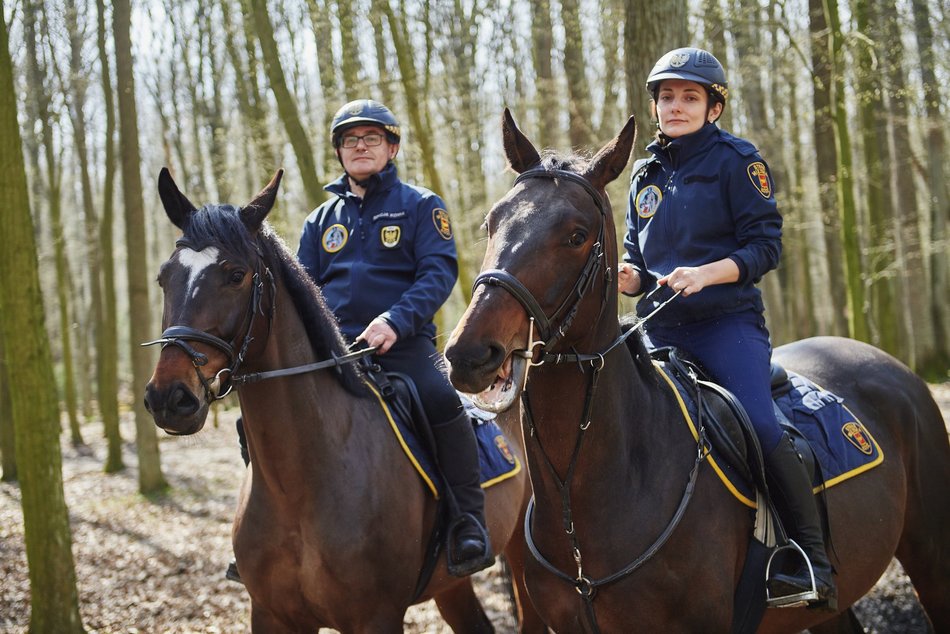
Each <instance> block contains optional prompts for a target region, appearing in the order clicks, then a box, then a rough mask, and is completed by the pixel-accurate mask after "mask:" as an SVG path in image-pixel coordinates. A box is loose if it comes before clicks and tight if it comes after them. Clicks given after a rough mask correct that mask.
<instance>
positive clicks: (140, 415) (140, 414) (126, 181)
mask: <svg viewBox="0 0 950 634" xmlns="http://www.w3.org/2000/svg"><path fill="white" fill-rule="evenodd" d="M131 22H132V12H131V6H130V3H129V0H115V2H113V23H114V27H113V28H114V37H115V64H116V77H117V81H118V93H119V134H120V137H121V140H122V142H121V144H120V147H121V157H122V161H121V168H122V200H123V203H124V205H125V243H126V249H127V259H126V274H127V276H128V286H129V315H130V319H129V348H130V357H131V359H132V391H133V393H134V394H136V395H139V394H140V391H141V390H142V389H144V387H145V384H146V383H147V382H148V379H149V376H150V374H151V371H152V366H153V362H152V354H151V353H150V351H149V349H148V348H143V347H141V346H140V345H139V343H141V342H143V341H147V340H148V339H149V338H150V337H151V336H153V333H152V318H151V306H150V305H149V301H148V272H147V271H148V263H147V261H146V253H147V243H146V239H145V205H144V202H143V200H142V177H141V174H140V173H139V166H140V165H141V158H140V157H141V154H140V152H139V130H138V120H137V114H136V108H135V82H134V79H133V65H132V40H131V34H130V30H131ZM133 403H134V405H133V407H134V411H135V430H136V449H137V451H138V457H139V490H140V491H141V492H142V493H154V492H157V491H162V490H164V489H166V488H167V487H168V484H167V482H165V478H164V476H163V475H162V469H161V461H160V459H159V451H158V434H157V433H156V431H155V424H154V423H153V422H152V419H151V417H150V416H149V415H148V412H146V411H145V408H144V406H143V405H142V399H141V398H139V397H138V396H136V398H134V399H133Z"/></svg>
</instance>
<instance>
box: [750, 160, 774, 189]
mask: <svg viewBox="0 0 950 634" xmlns="http://www.w3.org/2000/svg"><path fill="white" fill-rule="evenodd" d="M746 171H747V172H748V173H749V179H750V180H751V181H752V184H753V185H755V188H756V189H757V190H759V193H760V194H762V197H763V198H771V197H772V184H771V183H770V182H769V171H768V170H767V169H766V168H765V163H762V162H761V161H756V162H755V163H752V164H751V165H749V167H747V168H746Z"/></svg>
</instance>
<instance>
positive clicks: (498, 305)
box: [444, 109, 950, 632]
mask: <svg viewBox="0 0 950 634" xmlns="http://www.w3.org/2000/svg"><path fill="white" fill-rule="evenodd" d="M635 130H636V124H635V122H634V121H633V119H632V118H631V119H630V120H628V122H627V124H626V125H625V126H624V127H623V129H622V130H621V131H620V133H619V134H618V135H617V136H616V137H615V138H614V139H613V140H611V141H610V142H609V143H607V144H606V145H605V146H603V147H602V148H601V149H600V150H599V151H598V152H597V153H596V154H595V155H594V156H593V157H592V158H590V159H589V160H588V159H586V158H584V157H579V156H573V155H563V154H557V153H552V152H549V151H546V152H545V153H544V154H541V153H539V152H538V150H536V149H535V147H534V145H533V144H532V143H531V141H529V140H528V138H527V137H526V136H525V135H524V134H523V133H522V132H521V131H520V130H519V129H518V127H517V125H516V124H515V122H514V119H513V118H512V116H511V114H510V112H509V111H508V110H507V109H506V110H505V112H504V116H503V122H502V131H503V141H504V149H505V153H506V155H507V159H508V162H509V164H510V165H511V167H512V168H513V170H514V171H515V172H517V173H518V174H519V176H518V177H517V178H516V180H515V184H514V186H513V187H512V188H511V189H510V190H509V191H508V192H507V193H506V194H505V195H504V196H503V197H502V198H501V199H499V200H498V201H497V202H496V203H495V204H494V206H493V207H492V208H491V210H490V211H489V213H488V215H487V217H486V220H485V225H484V226H485V228H486V229H487V234H488V242H487V246H486V253H485V257H484V261H483V271H482V273H481V274H480V275H479V276H478V277H477V278H476V282H475V292H474V293H473V296H472V299H471V303H470V304H469V306H468V308H467V310H466V311H465V313H464V314H463V316H462V318H461V320H460V321H459V323H458V325H457V326H456V329H455V330H454V332H453V334H452V335H451V337H450V339H449V342H448V344H447V345H446V348H445V351H444V356H445V358H446V360H447V363H448V365H449V377H450V379H451V381H452V382H453V384H454V385H455V386H456V387H457V388H458V389H459V390H461V391H463V392H469V393H473V394H476V393H480V398H481V400H482V402H483V403H485V404H486V406H493V405H494V406H495V407H496V408H497V409H503V408H505V407H510V406H512V405H513V404H514V403H515V401H516V400H518V399H519V397H520V415H521V420H522V427H523V431H524V434H525V436H526V438H527V439H528V440H527V441H526V446H527V450H528V465H529V473H530V476H531V482H532V486H533V489H534V500H533V509H532V507H530V506H529V512H528V518H529V521H528V524H527V525H526V534H527V537H528V544H529V547H530V548H531V554H532V556H531V557H529V558H528V565H527V567H526V570H525V575H526V582H527V587H528V594H529V596H530V598H531V600H532V602H533V603H534V605H535V607H536V608H537V609H538V611H539V612H540V614H541V617H542V619H543V620H544V621H545V623H547V624H548V625H549V626H550V627H552V628H553V629H554V630H556V631H558V632H589V631H603V632H630V631H646V632H651V631H662V632H699V631H702V632H725V631H730V629H731V627H732V622H733V617H734V606H733V604H734V595H735V592H736V588H737V583H738V582H739V578H740V571H741V570H742V569H743V562H744V558H745V557H746V554H747V551H748V550H749V546H748V543H749V537H750V536H751V535H752V531H753V517H752V511H751V510H750V509H749V508H748V507H747V506H744V505H742V504H740V503H739V502H738V501H737V500H736V499H735V497H733V496H732V495H731V494H730V493H729V492H728V491H727V490H726V487H724V486H723V485H722V484H720V483H719V481H718V480H717V477H716V475H715V474H714V473H713V470H712V469H710V468H709V467H708V466H705V463H706V461H705V460H704V447H703V445H701V444H698V443H697V439H696V438H695V437H694V436H693V435H692V434H691V433H690V431H689V430H688V429H687V427H686V426H685V425H682V424H678V423H677V422H676V421H682V414H681V413H680V412H681V410H680V408H679V406H678V405H677V402H676V397H675V396H674V395H673V392H672V390H671V389H670V388H669V386H667V385H666V384H665V383H664V382H663V381H662V380H660V379H659V378H658V369H657V367H656V366H655V365H654V363H653V362H652V361H651V357H650V355H649V350H648V349H647V347H646V345H645V343H644V341H643V339H642V336H641V333H640V332H639V331H638V330H636V329H633V330H632V331H629V332H630V333H632V334H630V335H628V336H629V338H628V339H627V340H626V341H624V339H623V337H624V335H622V334H621V333H622V332H627V331H624V330H623V329H622V327H621V320H620V319H619V318H618V310H617V308H618V300H617V282H616V277H615V276H614V270H615V269H614V267H615V266H616V263H617V262H618V258H617V253H618V249H617V236H616V230H615V227H614V221H613V216H612V213H611V209H610V206H609V201H608V200H607V197H606V193H605V189H604V188H605V186H606V185H607V184H608V183H609V182H610V181H612V180H614V179H615V178H616V177H617V176H618V175H620V174H621V172H622V171H623V170H624V168H625V166H626V163H627V160H628V157H629V154H630V150H631V148H632V144H633V140H634V138H635V134H636V133H635ZM620 342H623V343H624V344H625V345H620ZM775 358H776V360H777V361H779V362H781V363H782V364H784V365H785V366H786V367H787V368H788V369H791V370H795V371H797V372H798V373H800V374H801V375H803V376H806V377H809V378H810V379H811V380H812V381H814V382H816V383H818V384H819V385H821V386H822V387H823V388H825V389H828V390H831V391H832V392H834V393H836V394H838V395H840V396H841V397H843V398H844V399H845V402H846V403H847V404H848V408H849V410H850V411H851V412H852V413H854V415H855V416H856V417H857V418H858V419H859V420H860V421H861V422H863V424H864V426H865V428H866V429H867V430H868V431H869V433H870V434H871V435H872V436H873V437H874V439H876V440H877V442H878V443H879V444H880V446H881V447H882V448H883V453H884V456H885V459H884V461H883V463H882V464H880V465H879V466H877V467H875V468H873V469H870V470H868V471H866V472H864V473H862V474H861V475H859V476H857V477H853V478H850V479H848V480H846V481H844V482H842V483H840V484H837V485H835V486H834V487H832V488H829V489H828V490H827V491H826V492H825V495H826V499H827V506H828V513H829V520H830V526H831V531H832V544H833V550H832V553H831V558H832V563H833V565H834V567H835V568H836V571H837V584H838V591H839V596H838V607H837V610H838V612H837V613H828V612H823V611H818V610H809V609H806V608H804V607H791V608H782V609H769V610H764V607H763V610H764V612H765V614H764V616H763V617H762V620H761V622H760V623H759V631H762V632H794V631H800V630H803V629H806V628H812V631H814V632H831V631H863V630H860V629H857V630H852V629H850V628H852V627H853V625H854V621H853V617H854V615H853V613H852V612H850V611H849V610H848V606H850V605H851V604H853V603H854V602H855V601H857V600H858V599H859V598H861V597H862V596H863V595H864V594H865V593H866V592H867V591H868V590H869V589H870V588H871V587H872V586H873V585H874V583H875V582H876V580H877V579H878V578H879V577H880V576H881V574H882V573H883V572H884V570H885V568H887V566H888V564H889V563H890V562H891V560H892V558H893V557H894V556H896V557H897V558H898V559H899V560H900V561H901V563H902V564H903V566H904V569H905V571H906V572H907V574H908V575H909V576H910V578H911V580H912V582H913V584H914V586H915V588H916V590H917V592H918V595H919V598H920V601H921V603H922V604H923V607H924V609H925V610H926V612H927V614H928V616H929V618H930V620H931V622H932V624H933V626H934V628H935V630H936V631H938V632H940V631H950V602H948V601H947V597H950V505H948V504H947V503H946V491H947V490H948V488H950V446H948V442H947V430H946V428H945V425H944V421H943V420H942V416H941V414H940V410H939V408H938V407H937V405H936V403H935V402H934V400H933V398H932V396H931V394H930V391H929V389H928V387H927V385H926V383H924V381H922V380H921V379H920V378H918V377H917V376H916V375H914V374H913V373H912V372H911V371H910V370H909V369H908V368H907V367H906V366H904V365H903V364H901V363H900V362H899V361H897V360H896V359H894V358H892V357H891V356H889V355H887V354H885V353H883V352H881V351H879V350H877V349H876V348H874V347H872V346H870V345H867V344H864V343H860V342H857V341H853V340H849V339H846V338H835V337H817V338H812V339H804V340H801V341H798V342H795V343H791V344H788V345H784V346H781V347H779V348H777V349H776V350H775ZM513 409H519V408H517V407H516V408H513ZM763 577H764V575H763ZM763 581H764V579H763ZM763 603H764V602H763ZM826 620H827V621H828V622H827V623H825V624H821V623H822V621H826Z"/></svg>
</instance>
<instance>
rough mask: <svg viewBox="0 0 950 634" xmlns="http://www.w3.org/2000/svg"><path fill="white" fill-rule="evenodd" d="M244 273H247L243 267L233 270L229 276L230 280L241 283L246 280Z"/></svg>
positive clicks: (232, 282)
mask: <svg viewBox="0 0 950 634" xmlns="http://www.w3.org/2000/svg"><path fill="white" fill-rule="evenodd" d="M244 275H245V273H244V271H242V270H241V269H237V270H234V271H231V275H229V276H228V282H230V283H231V284H235V285H237V284H240V283H241V282H243V281H244Z"/></svg>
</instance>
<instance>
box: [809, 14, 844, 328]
mask: <svg viewBox="0 0 950 634" xmlns="http://www.w3.org/2000/svg"><path fill="white" fill-rule="evenodd" d="M808 18H809V31H810V32H811V40H812V45H811V66H812V69H813V72H814V75H813V76H812V82H813V87H814V90H813V92H812V112H813V113H814V128H815V131H814V136H815V168H816V169H817V171H818V198H819V208H820V209H821V214H822V221H823V222H824V225H825V231H824V241H825V253H826V255H827V264H828V276H827V279H821V280H814V281H815V282H816V288H817V287H819V285H823V286H825V287H827V289H828V293H827V300H828V301H826V302H823V303H821V304H820V305H819V306H818V310H817V314H816V317H817V318H818V327H819V330H820V332H823V333H826V334H829V335H843V334H845V333H846V331H847V316H846V308H847V306H846V304H847V302H846V301H845V297H847V290H846V285H845V275H844V259H843V257H842V252H843V245H842V244H841V219H840V211H839V209H838V205H837V199H836V187H837V185H836V183H837V180H838V153H837V149H836V144H835V143H834V142H833V141H831V140H830V139H834V126H833V123H832V121H833V117H834V111H833V109H832V105H831V82H832V76H831V60H830V58H829V52H830V43H829V40H830V37H829V35H828V22H827V19H826V17H825V9H824V0H808Z"/></svg>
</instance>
